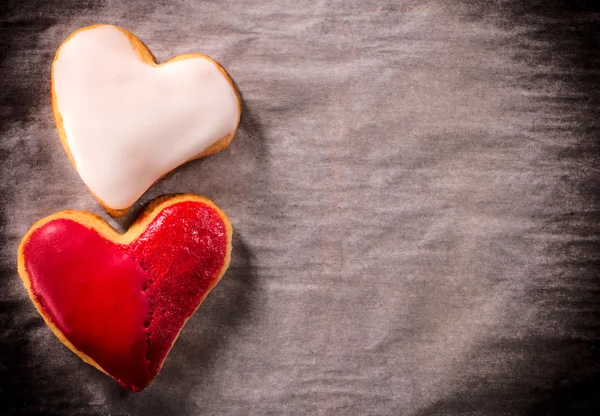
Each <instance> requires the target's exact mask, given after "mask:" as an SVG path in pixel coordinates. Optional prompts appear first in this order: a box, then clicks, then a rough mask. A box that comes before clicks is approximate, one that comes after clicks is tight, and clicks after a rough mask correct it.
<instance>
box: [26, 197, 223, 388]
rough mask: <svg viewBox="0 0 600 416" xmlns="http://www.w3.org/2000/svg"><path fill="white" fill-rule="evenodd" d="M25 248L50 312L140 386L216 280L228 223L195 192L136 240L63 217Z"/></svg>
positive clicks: (129, 383)
mask: <svg viewBox="0 0 600 416" xmlns="http://www.w3.org/2000/svg"><path fill="white" fill-rule="evenodd" d="M23 254H24V258H25V269H26V271H27V273H28V275H29V279H30V281H31V288H32V291H33V294H34V296H35V297H36V298H37V299H38V301H39V302H40V304H41V305H42V307H43V309H44V310H45V312H46V315H47V317H48V318H49V319H50V320H51V321H52V322H53V323H54V325H55V326H56V327H57V328H58V329H59V330H60V331H61V332H62V333H63V334H64V335H65V336H66V338H67V339H68V340H69V341H70V342H71V343H72V344H73V345H74V346H75V347H76V348H77V349H78V350H80V351H82V352H83V353H85V354H86V355H88V356H90V357H91V358H93V359H94V361H96V362H97V363H98V364H99V365H100V366H101V367H102V368H103V369H104V370H105V371H106V372H107V373H109V374H110V375H111V376H113V377H114V378H115V379H116V380H117V381H118V382H119V383H120V384H121V385H122V386H124V387H126V388H128V389H130V390H133V391H138V390H141V389H143V388H144V387H145V386H146V385H147V384H148V383H149V382H150V381H151V380H152V379H153V378H154V377H155V376H156V374H157V373H158V371H159V370H160V367H161V365H162V362H163V361H164V358H165V357H166V355H167V353H168V352H169V349H170V348H171V345H172V343H173V341H174V340H175V338H176V337H177V335H178V333H179V331H180V329H181V327H182V326H183V324H184V323H185V321H186V319H187V318H188V317H189V316H191V315H192V314H193V312H194V310H195V309H196V308H197V307H198V305H199V303H200V302H201V301H202V299H203V298H204V296H205V295H206V292H207V290H208V289H210V287H212V286H213V285H214V283H215V281H216V279H217V277H218V275H219V272H220V270H221V268H222V267H223V264H224V261H225V257H226V254H227V232H226V228H225V224H224V222H223V219H222V218H221V217H220V216H219V214H218V213H217V212H216V211H215V210H214V209H212V208H211V207H209V206H207V205H205V204H202V203H199V202H191V201H190V202H182V203H178V204H174V205H171V206H169V207H167V208H165V209H163V210H162V212H160V213H159V214H158V215H157V216H156V218H155V219H154V220H153V221H152V222H151V223H150V224H149V226H148V227H147V229H146V230H145V231H144V232H143V233H142V234H141V235H140V236H139V237H138V238H137V239H136V240H135V241H133V242H132V243H130V244H128V245H119V244H115V243H113V242H111V241H108V240H107V239H105V238H104V237H102V236H100V235H99V234H98V233H97V232H96V231H95V230H91V229H89V228H87V227H86V226H84V225H82V224H79V223H78V222H75V221H73V220H68V219H56V220H53V221H51V222H49V223H46V224H45V225H43V226H42V227H40V228H38V229H37V230H36V231H34V232H33V233H32V234H31V236H30V238H29V240H28V241H27V242H26V244H25V246H24V251H23Z"/></svg>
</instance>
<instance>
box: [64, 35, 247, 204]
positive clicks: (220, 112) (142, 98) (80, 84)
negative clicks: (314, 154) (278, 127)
mask: <svg viewBox="0 0 600 416" xmlns="http://www.w3.org/2000/svg"><path fill="white" fill-rule="evenodd" d="M53 83H54V84H53V85H54V92H55V94H56V103H57V106H58V111H59V113H60V115H61V117H62V119H63V126H64V131H65V134H66V138H67V143H68V145H69V148H70V151H71V154H72V155H73V159H74V161H75V165H76V167H77V170H78V172H79V175H80V176H81V178H82V179H83V181H84V182H85V184H86V185H87V186H88V187H89V188H90V190H91V191H92V192H93V193H94V195H96V196H97V197H98V198H99V199H100V200H101V201H102V202H103V203H104V204H106V205H107V206H108V207H109V208H113V209H124V208H128V207H129V206H131V205H132V204H133V203H134V202H135V201H136V200H137V199H138V198H139V197H140V196H141V195H142V194H143V193H144V192H145V191H146V190H147V189H148V188H149V187H150V186H152V184H153V183H154V182H156V181H157V180H158V179H159V178H160V177H161V176H163V175H164V174H166V173H168V172H169V171H171V170H173V169H174V168H176V167H177V166H179V165H181V164H183V163H185V162H186V161H188V160H189V159H191V158H192V157H194V156H196V155H198V154H199V153H201V152H203V151H204V150H206V149H207V148H208V147H209V146H210V145H212V144H213V143H215V142H217V141H218V140H219V139H221V138H223V137H224V136H226V135H228V134H230V133H232V132H234V131H235V129H236V128H237V123H238V119H239V106H238V98H237V95H236V93H235V91H234V89H233V87H232V86H231V84H230V83H229V82H228V80H227V78H226V77H225V75H224V74H223V73H222V72H221V71H220V70H219V68H218V67H217V65H216V64H215V63H213V62H212V61H210V60H208V59H205V58H202V57H197V58H196V57H195V58H191V59H182V60H178V61H174V62H171V63H168V64H165V65H160V66H155V65H149V64H147V63H145V62H144V61H142V60H141V58H140V57H139V56H138V54H137V53H136V52H135V51H134V49H133V48H132V45H131V43H130V41H129V38H128V37H127V36H126V35H125V34H124V33H123V32H122V31H121V30H119V29H118V28H116V27H115V26H108V25H106V26H98V27H95V28H91V29H87V30H83V31H80V32H78V33H77V34H76V35H75V36H73V37H72V38H70V39H69V40H68V41H67V42H66V43H64V44H63V46H62V47H61V48H60V50H59V52H58V55H57V58H56V60H55V62H54V66H53Z"/></svg>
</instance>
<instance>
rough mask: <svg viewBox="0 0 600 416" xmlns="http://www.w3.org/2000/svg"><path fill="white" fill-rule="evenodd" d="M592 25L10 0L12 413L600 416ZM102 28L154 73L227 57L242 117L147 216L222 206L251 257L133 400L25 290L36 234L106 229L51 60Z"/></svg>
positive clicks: (3, 398)
mask: <svg viewBox="0 0 600 416" xmlns="http://www.w3.org/2000/svg"><path fill="white" fill-rule="evenodd" d="M599 11H600V7H599V6H597V5H596V3H595V2H593V1H583V0H579V1H567V0H564V1H560V0H553V1H545V2H542V1H522V2H520V1H516V0H507V1H500V0H498V1H475V0H473V1H459V0H456V1H453V0H448V1H412V2H411V1H404V2H400V1H389V0H382V1H379V2H376V1H362V2H361V1H342V0H338V1H333V0H320V1H305V0H286V1H278V2H268V1H256V2H240V1H229V0H228V1H190V0H188V1H184V0H181V1H166V0H163V1H153V2H151V1H148V2H145V1H141V0H131V1H113V0H106V1H93V0H88V1H83V0H73V1H61V2H58V1H57V2H53V1H45V0H27V1H18V0H4V1H3V2H2V4H1V5H0V157H1V162H0V175H1V176H0V179H1V181H0V188H1V189H0V196H1V205H0V207H1V219H2V223H1V239H2V247H1V252H0V256H1V257H0V267H1V277H0V383H1V384H0V414H2V415H12V414H30V415H37V414H56V415H70V414H81V415H130V414H131V415H135V414H138V415H261V416H263V415H308V414H310V415H341V414H344V415H367V414H368V415H415V416H416V415H485V416H487V415H562V414H568V415H576V414H598V413H596V411H598V408H599V407H600V280H599V279H600V276H599V270H600V267H599V265H600V264H599V262H600V257H599V254H600V226H599V223H598V214H599V209H600V199H599V191H600V186H599V182H598V179H599V175H600V147H599V146H600V143H599V138H600V137H599V133H600V129H599V121H598V114H599V110H600V106H599V93H598V88H599V87H600V56H599V51H600V46H599V42H600V35H599V32H600V31H599V22H600V14H599ZM93 23H113V24H117V25H121V26H123V27H125V28H127V29H128V30H130V31H132V32H134V33H135V34H137V35H138V36H139V37H140V38H141V39H142V40H143V41H144V42H145V43H146V44H147V45H148V46H149V47H150V49H151V50H152V51H153V52H154V53H155V55H156V56H157V58H158V59H159V60H166V59H168V58H169V57H171V56H173V55H176V54H180V53H183V52H189V51H196V52H201V53H205V54H208V55H211V56H213V57H214V58H215V59H217V60H218V61H220V62H221V63H222V64H223V65H224V66H225V68H227V70H228V71H229V72H230V73H231V75H232V77H233V78H234V79H235V81H236V82H237V84H238V86H239V89H240V91H241V93H242V95H243V99H244V114H243V120H242V124H241V128H240V131H239V134H238V136H237V138H236V139H235V140H234V142H233V144H232V145H231V147H230V148H229V149H227V150H226V151H224V152H222V153H220V154H218V155H215V156H212V157H210V158H207V159H204V160H202V161H196V162H194V163H192V164H190V165H187V166H186V167H184V168H182V169H180V170H178V171H177V173H175V174H174V175H172V176H171V177H169V178H168V179H166V180H164V181H162V182H161V183H160V184H159V185H158V186H155V187H154V188H152V189H151V190H150V191H149V192H148V193H147V194H146V195H145V196H144V198H143V199H142V202H143V203H144V202H147V201H148V200H150V199H151V198H153V197H155V196H158V195H161V194H164V193H170V192H194V193H199V194H203V195H206V196H207V197H209V198H211V199H213V200H214V201H215V202H216V203H217V204H218V205H219V206H220V207H221V208H222V209H223V210H224V211H225V212H227V214H228V215H229V217H230V218H231V220H232V222H233V225H234V230H235V237H234V255H233V261H232V265H231V269H230V270H229V271H228V273H227V274H226V275H225V277H224V279H223V281H222V283H221V284H220V285H219V286H218V287H217V288H216V289H215V291H214V292H213V293H212V294H211V295H210V296H209V297H208V299H207V300H206V302H205V304H204V305H203V306H202V307H201V308H200V309H199V311H198V313H197V314H196V316H195V317H194V318H193V319H191V320H190V322H189V323H188V325H187V327H186V328H185V329H184V330H183V332H182V334H181V337H180V338H179V340H178V341H177V343H176V345H175V347H174V348H173V350H172V352H171V354H170V356H169V357H168V359H167V361H166V364H165V366H164V369H163V371H162V373H161V374H160V375H159V377H158V378H157V379H156V381H155V382H154V384H153V385H152V386H151V387H150V388H148V389H147V390H145V391H144V392H142V393H139V394H130V393H127V392H125V391H124V390H122V389H121V388H119V387H118V386H117V385H116V383H114V382H113V381H112V380H111V379H109V378H108V377H106V376H104V375H103V374H101V373H99V372H98V371H97V370H95V369H93V368H92V367H90V366H87V365H85V364H83V363H82V362H81V360H80V359H79V358H77V357H76V356H75V355H73V354H72V353H71V352H69V351H68V350H67V349H66V348H65V347H64V346H63V345H62V344H61V343H60V342H59V341H58V340H57V339H56V338H55V337H54V336H53V335H52V334H51V332H50V331H49V330H48V329H47V328H46V326H45V325H44V324H43V321H42V319H41V318H40V317H39V316H38V314H37V312H36V311H35V309H34V308H33V306H32V305H31V303H30V302H29V300H28V298H27V295H26V292H25V290H24V289H23V287H22V285H21V282H20V280H19V278H18V275H17V272H16V249H17V245H18V242H19V240H20V238H21V236H22V235H23V234H24V233H25V232H26V231H27V229H28V228H29V226H30V225H31V224H32V223H33V222H35V221H36V220H38V219H40V218H42V217H44V216H46V215H49V214H51V213H53V212H55V211H58V210H61V209H67V208H70V209H84V210H88V211H91V212H95V213H99V214H102V215H103V216H104V217H105V218H107V216H106V215H105V214H103V212H102V210H101V208H100V207H99V206H98V204H97V203H96V202H95V200H94V199H93V197H92V196H91V195H90V194H89V193H88V192H87V191H86V189H85V187H84V185H83V184H82V182H81V181H80V179H79V177H78V176H77V174H76V172H75V171H74V169H73V168H72V166H71V165H70V164H69V162H68V160H67V157H66V155H65V153H64V151H63V149H62V147H61V145H60V142H59V140H58V136H57V133H56V132H55V130H54V126H53V122H52V116H51V109H50V103H49V91H48V90H49V74H50V65H51V61H52V58H53V55H54V52H55V50H56V48H57V47H58V46H59V44H60V43H61V42H62V40H64V38H66V37H67V36H68V35H69V33H71V32H72V31H73V30H75V29H77V28H79V27H81V26H85V25H88V24H93ZM137 208H138V209H139V205H138V206H137ZM131 220H132V216H128V217H127V218H125V219H124V220H119V221H116V222H115V221H112V224H113V225H115V226H117V227H119V228H120V229H121V230H123V229H125V228H126V226H127V224H128V223H129V222H130V221H131Z"/></svg>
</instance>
